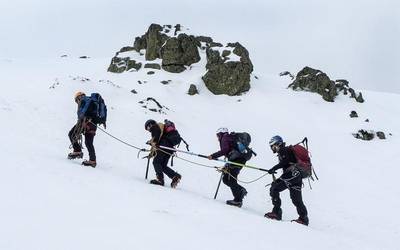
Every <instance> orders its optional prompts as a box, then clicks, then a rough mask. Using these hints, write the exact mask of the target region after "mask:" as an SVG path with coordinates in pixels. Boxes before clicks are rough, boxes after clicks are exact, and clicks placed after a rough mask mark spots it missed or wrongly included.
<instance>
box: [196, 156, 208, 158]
mask: <svg viewBox="0 0 400 250" xmlns="http://www.w3.org/2000/svg"><path fill="white" fill-rule="evenodd" d="M197 156H198V157H201V158H208V156H207V155H197Z"/></svg>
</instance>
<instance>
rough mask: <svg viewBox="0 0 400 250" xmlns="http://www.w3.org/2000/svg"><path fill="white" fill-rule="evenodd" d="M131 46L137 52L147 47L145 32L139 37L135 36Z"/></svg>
mask: <svg viewBox="0 0 400 250" xmlns="http://www.w3.org/2000/svg"><path fill="white" fill-rule="evenodd" d="M133 48H134V49H135V50H136V51H137V52H140V50H142V49H146V48H147V41H146V34H145V35H143V36H141V37H139V36H138V37H136V38H135V42H134V44H133Z"/></svg>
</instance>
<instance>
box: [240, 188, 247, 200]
mask: <svg viewBox="0 0 400 250" xmlns="http://www.w3.org/2000/svg"><path fill="white" fill-rule="evenodd" d="M246 195H247V190H246V189H245V188H242V190H241V193H240V199H239V200H240V201H243V198H244V197H245V196H246Z"/></svg>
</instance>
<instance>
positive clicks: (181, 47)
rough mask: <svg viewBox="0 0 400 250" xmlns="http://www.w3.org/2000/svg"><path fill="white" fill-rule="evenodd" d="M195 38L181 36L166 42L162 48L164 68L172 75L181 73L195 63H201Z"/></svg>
mask: <svg viewBox="0 0 400 250" xmlns="http://www.w3.org/2000/svg"><path fill="white" fill-rule="evenodd" d="M197 43H198V41H196V39H195V38H194V36H188V35H186V34H180V35H179V36H178V37H172V38H170V39H168V40H167V41H166V43H165V44H164V46H163V47H162V48H161V51H160V52H161V59H162V68H163V69H164V70H165V71H168V72H172V73H180V72H182V71H184V70H185V69H186V67H185V66H190V65H191V64H193V63H197V62H199V61H200V54H199V51H198V49H197Z"/></svg>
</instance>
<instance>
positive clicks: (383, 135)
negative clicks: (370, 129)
mask: <svg viewBox="0 0 400 250" xmlns="http://www.w3.org/2000/svg"><path fill="white" fill-rule="evenodd" d="M376 136H378V138H379V139H381V140H384V139H386V136H385V133H383V132H382V131H378V132H376Z"/></svg>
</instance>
